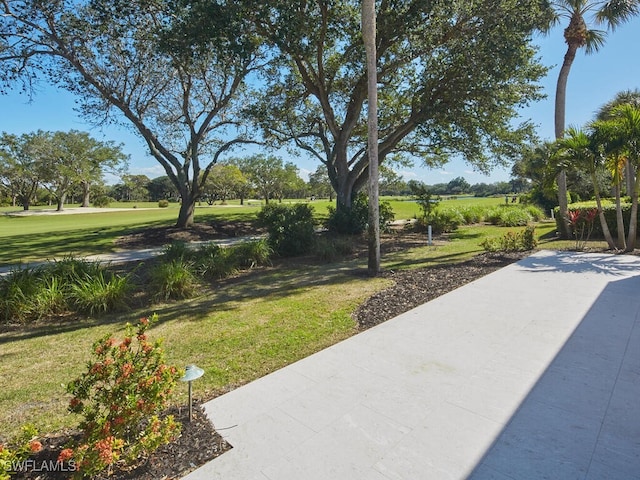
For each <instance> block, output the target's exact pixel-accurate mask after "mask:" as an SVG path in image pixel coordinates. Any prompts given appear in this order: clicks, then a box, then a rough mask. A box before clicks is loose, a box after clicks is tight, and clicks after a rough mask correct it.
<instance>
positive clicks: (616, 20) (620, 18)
mask: <svg viewBox="0 0 640 480" xmlns="http://www.w3.org/2000/svg"><path fill="white" fill-rule="evenodd" d="M551 5H552V6H553V8H554V12H555V19H554V22H553V23H554V24H557V23H559V22H560V20H561V19H568V20H569V25H568V26H567V27H566V28H565V30H564V39H565V42H566V44H567V52H566V53H565V56H564V61H563V63H562V67H561V68H560V74H559V75H558V83H557V86H556V103H555V136H556V139H559V138H562V135H563V133H564V129H565V125H564V123H565V107H566V96H567V79H568V78H569V71H570V70H571V65H572V64H573V60H574V59H575V58H576V53H577V52H578V49H580V48H584V49H585V52H586V53H587V54H590V53H593V52H597V51H598V50H599V49H600V47H602V45H604V41H605V37H606V31H602V30H596V29H593V28H589V27H588V25H587V22H586V21H585V17H590V19H592V21H593V24H594V25H605V26H606V28H607V30H610V31H613V30H614V29H615V28H616V27H617V26H619V25H621V24H623V23H625V22H626V21H628V20H629V19H630V18H631V17H633V16H634V15H637V14H638V13H639V11H640V1H639V0H607V1H605V0H552V2H551ZM557 181H558V203H559V205H560V214H561V215H562V216H563V218H564V217H565V216H566V213H567V209H568V205H567V179H566V174H565V173H564V171H563V172H561V173H560V174H559V175H558V178H557ZM565 229H566V231H565V232H561V234H563V236H566V234H567V233H568V228H567V226H566V224H565Z"/></svg>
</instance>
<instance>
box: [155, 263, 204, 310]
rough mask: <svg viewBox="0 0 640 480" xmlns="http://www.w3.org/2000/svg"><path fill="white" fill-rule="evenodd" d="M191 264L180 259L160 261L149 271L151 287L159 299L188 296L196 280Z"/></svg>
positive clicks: (192, 293)
mask: <svg viewBox="0 0 640 480" xmlns="http://www.w3.org/2000/svg"><path fill="white" fill-rule="evenodd" d="M191 268H192V266H191V264H190V263H188V262H186V261H184V260H180V259H175V260H171V261H168V262H162V263H160V264H159V265H157V266H156V267H154V268H153V270H152V271H151V288H152V291H154V292H155V297H156V298H157V299H160V300H165V301H166V300H169V299H182V298H190V297H191V296H193V295H194V294H195V292H196V290H197V286H198V282H197V279H196V277H195V276H194V274H193V273H192V271H191Z"/></svg>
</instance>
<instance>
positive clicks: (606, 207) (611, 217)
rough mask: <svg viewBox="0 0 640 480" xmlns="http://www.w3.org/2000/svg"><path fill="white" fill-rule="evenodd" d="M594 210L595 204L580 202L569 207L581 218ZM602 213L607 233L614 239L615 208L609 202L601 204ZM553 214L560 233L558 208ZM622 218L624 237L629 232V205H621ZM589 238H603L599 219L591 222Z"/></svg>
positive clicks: (616, 231) (615, 230)
mask: <svg viewBox="0 0 640 480" xmlns="http://www.w3.org/2000/svg"><path fill="white" fill-rule="evenodd" d="M594 208H597V207H596V204H595V202H580V203H577V204H571V205H569V211H581V212H582V214H583V215H582V216H584V215H585V214H586V212H588V211H589V210H593V209H594ZM639 210H640V209H639ZM602 211H603V212H604V216H605V219H606V221H607V225H608V226H609V231H610V232H611V235H612V236H613V237H614V238H615V237H616V235H617V234H618V225H617V223H616V206H615V205H614V204H612V203H611V202H606V203H603V205H602ZM553 213H554V216H555V219H556V226H557V228H558V231H560V218H561V217H560V211H559V208H558V207H556V208H555V209H554V211H553ZM639 213H640V211H639ZM622 217H623V218H624V228H625V235H626V234H627V233H628V231H629V219H630V218H631V204H630V203H623V204H622ZM638 225H640V214H639V215H638ZM639 233H640V232H639ZM591 238H604V235H603V233H602V227H601V225H600V219H599V217H596V219H595V221H594V222H593V232H592V233H591Z"/></svg>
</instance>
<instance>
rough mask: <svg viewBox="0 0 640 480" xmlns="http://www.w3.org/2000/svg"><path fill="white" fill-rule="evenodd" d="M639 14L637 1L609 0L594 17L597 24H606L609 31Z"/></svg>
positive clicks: (639, 9) (639, 5)
mask: <svg viewBox="0 0 640 480" xmlns="http://www.w3.org/2000/svg"><path fill="white" fill-rule="evenodd" d="M638 14H640V2H638V0H609V1H607V2H605V3H604V5H603V6H602V8H600V10H598V12H597V13H596V15H595V19H596V22H597V23H600V24H606V25H607V28H608V29H610V30H611V31H613V30H615V28H616V27H618V26H619V25H622V24H623V23H625V22H627V21H629V20H630V19H631V18H632V17H634V16H636V15H638Z"/></svg>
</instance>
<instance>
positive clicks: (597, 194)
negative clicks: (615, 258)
mask: <svg viewBox="0 0 640 480" xmlns="http://www.w3.org/2000/svg"><path fill="white" fill-rule="evenodd" d="M591 179H592V181H593V193H594V194H595V197H596V205H597V206H598V217H599V218H600V226H601V227H602V234H603V235H604V238H605V240H606V241H607V245H609V249H611V250H615V248H616V245H615V243H614V242H613V237H612V236H611V232H610V231H609V225H607V219H606V218H605V216H604V212H603V211H602V200H601V198H600V189H599V188H598V179H597V178H596V174H595V171H594V172H592V173H591Z"/></svg>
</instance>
